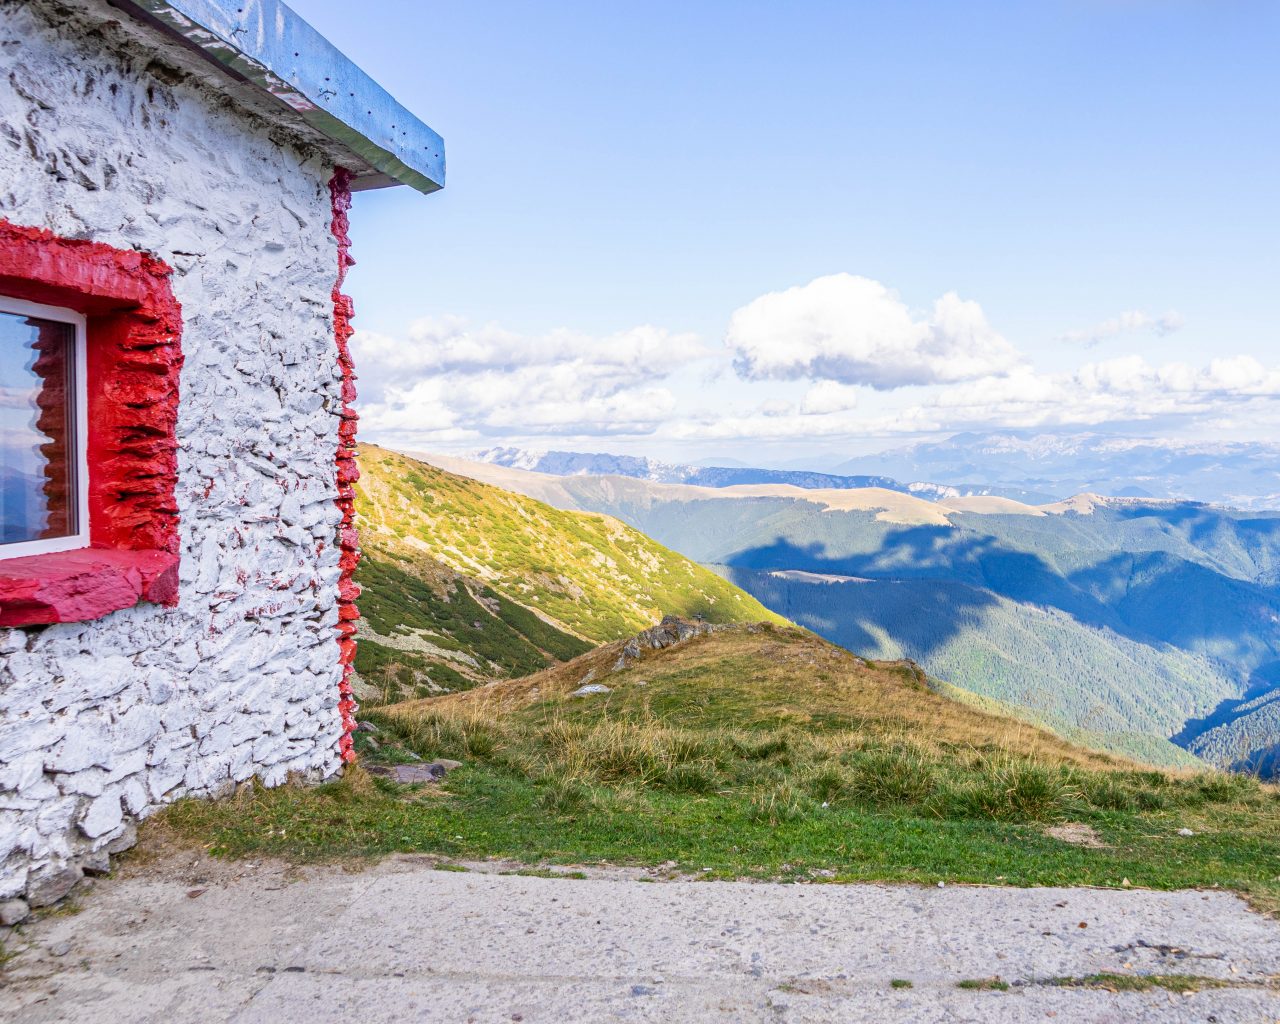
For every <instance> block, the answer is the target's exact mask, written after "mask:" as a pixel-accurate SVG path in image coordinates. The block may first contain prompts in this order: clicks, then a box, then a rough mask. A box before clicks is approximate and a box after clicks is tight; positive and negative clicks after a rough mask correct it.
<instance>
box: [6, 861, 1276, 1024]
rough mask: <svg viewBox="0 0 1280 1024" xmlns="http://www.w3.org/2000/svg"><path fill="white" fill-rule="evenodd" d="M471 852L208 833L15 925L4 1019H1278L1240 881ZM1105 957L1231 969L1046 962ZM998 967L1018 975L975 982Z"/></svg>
mask: <svg viewBox="0 0 1280 1024" xmlns="http://www.w3.org/2000/svg"><path fill="white" fill-rule="evenodd" d="M469 867H470V870H467V871H459V870H441V869H440V868H439V867H438V866H437V865H435V864H434V863H433V862H431V861H429V860H427V859H426V858H413V857H401V858H392V859H389V860H386V861H383V862H382V863H380V864H377V865H375V866H372V867H367V868H366V869H364V870H361V871H347V870H343V869H342V868H339V867H323V868H307V869H301V870H296V869H289V868H287V867H285V866H283V865H279V864H273V863H260V864H253V863H243V862H242V863H238V864H225V863H221V862H215V861H211V860H208V859H207V858H203V857H196V856H194V855H193V854H190V853H186V854H174V855H170V856H168V857H167V858H166V859H163V860H161V861H159V862H153V863H150V864H145V865H142V866H138V867H134V868H127V869H126V870H125V871H124V872H122V873H121V874H120V876H118V877H115V878H111V879H107V880H103V881H100V882H99V883H98V884H97V885H96V886H95V887H94V888H93V890H92V891H90V892H89V893H87V894H85V895H84V896H82V897H80V898H79V900H78V904H79V909H78V910H76V911H75V912H61V913H58V914H54V915H49V916H46V917H45V918H43V919H42V920H40V921H37V922H35V923H33V924H28V925H25V926H23V928H22V929H21V930H20V931H14V932H12V933H10V934H9V935H8V936H6V939H5V941H6V946H7V949H8V951H9V953H10V954H12V955H13V956H12V959H11V960H10V962H9V963H8V965H7V966H6V968H5V969H4V971H3V974H0V977H2V978H3V987H0V1019H3V1020H5V1021H6V1022H12V1024H35V1022H52V1021H75V1022H96V1021H104V1022H107V1021H109V1022H111V1024H126V1022H139V1024H142V1022H148V1024H152V1022H154V1024H183V1022H188V1021H189V1022H201V1024H206V1022H215V1021H235V1022H237V1024H250V1022H263V1024H280V1022H292V1021H306V1022H309V1024H310V1022H314V1024H324V1022H330V1021H332V1022H335V1024H336V1022H339V1021H341V1022H343V1024H349V1022H350V1021H353V1020H354V1021H360V1022H361V1024H373V1022H381V1021H386V1022H392V1021H395V1022H402V1021H424V1022H436V1021H439V1022H477V1024H481V1022H483V1024H488V1022H495V1024H496V1022H511V1021H517V1022H525V1024H564V1022H570V1021H653V1022H664V1024H666V1022H674V1021H732V1022H735V1024H738V1022H755V1021H762V1022H763V1021H769V1022H819V1021H840V1022H848V1021H875V1022H911V1024H928V1022H934V1021H936V1022H944V1021H945V1022H949V1024H950V1022H961V1021H975V1022H976V1021H981V1022H1021V1021H1044V1020H1046V1019H1053V1018H1055V1017H1056V1018H1057V1019H1058V1020H1060V1021H1064V1022H1065V1021H1070V1022H1073V1024H1075V1022H1115V1024H1134V1022H1146V1021H1188V1022H1190V1021H1197V1022H1213V1024H1234V1022H1238V1024H1259V1022H1277V1021H1280V990H1278V989H1277V988H1276V987H1275V982H1276V976H1277V975H1280V922H1276V921H1272V920H1268V919H1266V918H1263V917H1261V916H1259V915H1257V914H1255V913H1253V912H1251V911H1250V910H1249V909H1248V908H1247V907H1246V906H1245V904H1244V903H1243V902H1242V901H1241V900H1239V899H1238V898H1236V897H1235V896H1233V895H1230V894H1228V893H1225V892H1177V893H1156V892H1143V891H1125V892H1118V891H1112V890H1097V889H1004V888H982V887H968V886H959V887H956V886H948V887H946V888H919V887H912V886H891V885H781V884H764V883H737V882H697V881H689V880H667V879H664V878H662V877H660V876H661V873H660V872H658V873H651V872H645V871H638V870H636V871H616V870H603V869H601V870H594V871H591V870H589V871H586V874H587V876H588V877H585V878H573V877H554V878H547V877H537V876H531V875H526V874H514V873H511V872H514V871H515V870H517V868H516V866H515V865H508V864H478V865H470V866H469ZM1104 972H1105V973H1114V974H1119V975H1133V974H1162V975H1188V976H1196V977H1199V978H1207V979H1217V980H1219V981H1222V982H1225V983H1226V985H1227V987H1221V988H1204V989H1203V990H1201V991H1199V992H1196V993H1193V994H1183V993H1182V992H1181V991H1179V990H1178V989H1180V988H1182V987H1185V985H1183V984H1179V985H1175V986H1174V988H1175V991H1168V990H1166V989H1160V988H1157V989H1153V990H1150V991H1146V992H1112V991H1104V990H1099V989H1091V988H1076V987H1061V986H1058V985H1052V984H1048V982H1049V980H1050V979H1054V978H1064V977H1069V978H1083V977H1086V976H1088V975H1094V974H1099V973H1104ZM895 979H896V980H898V982H899V985H898V987H894V986H893V984H892V982H893V981H894V980H895ZM993 979H998V980H999V981H1000V982H1003V983H1007V984H1008V985H1009V988H1008V990H1007V991H996V990H991V989H985V990H984V989H970V988H960V987H958V985H959V983H961V982H984V981H987V982H989V981H991V980H993ZM905 982H909V983H910V987H907V986H906V985H905V984H903V983H905Z"/></svg>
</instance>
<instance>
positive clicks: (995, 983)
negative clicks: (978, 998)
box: [956, 978, 1009, 992]
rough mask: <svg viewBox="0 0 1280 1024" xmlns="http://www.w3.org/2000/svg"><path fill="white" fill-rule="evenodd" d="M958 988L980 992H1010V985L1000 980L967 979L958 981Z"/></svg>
mask: <svg viewBox="0 0 1280 1024" xmlns="http://www.w3.org/2000/svg"><path fill="white" fill-rule="evenodd" d="M956 988H963V989H972V990H976V991H979V992H1008V991H1009V983H1008V982H1007V981H1001V980H1000V979H999V978H966V979H965V980H964V981H957V982H956Z"/></svg>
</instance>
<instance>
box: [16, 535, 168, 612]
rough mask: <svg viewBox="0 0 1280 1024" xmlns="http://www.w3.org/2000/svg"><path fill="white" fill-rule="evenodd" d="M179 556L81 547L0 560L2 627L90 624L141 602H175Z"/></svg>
mask: <svg viewBox="0 0 1280 1024" xmlns="http://www.w3.org/2000/svg"><path fill="white" fill-rule="evenodd" d="M177 600H178V556H177V555H171V554H169V553H168V552H166V551H119V550H114V549H110V548H81V549H80V550H79V551H59V552H55V553H51V554H44V555H26V556H23V557H21V558H5V559H0V626H43V625H48V624H49V623H53V622H87V621H89V620H90V619H100V618H102V617H103V616H104V615H109V614H110V613H111V612H114V611H119V610H120V609H121V608H132V607H133V606H134V605H136V604H139V603H141V602H143V601H151V602H154V603H156V604H167V605H172V604H176V603H177Z"/></svg>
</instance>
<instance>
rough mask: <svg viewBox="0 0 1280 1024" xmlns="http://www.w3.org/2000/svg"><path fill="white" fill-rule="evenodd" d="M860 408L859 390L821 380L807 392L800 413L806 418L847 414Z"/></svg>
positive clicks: (832, 381)
mask: <svg viewBox="0 0 1280 1024" xmlns="http://www.w3.org/2000/svg"><path fill="white" fill-rule="evenodd" d="M857 406H858V389H857V388H855V387H850V386H849V385H848V384H840V383H838V382H837V381H834V380H820V381H818V383H817V384H815V385H814V386H813V387H811V388H810V389H809V390H808V391H806V392H805V396H804V398H803V399H801V401H800V411H801V412H802V413H804V414H805V415H806V416H822V415H825V414H827V413H833V412H847V411H848V410H850V409H856V408H857Z"/></svg>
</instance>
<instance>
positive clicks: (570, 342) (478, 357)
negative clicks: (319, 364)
mask: <svg viewBox="0 0 1280 1024" xmlns="http://www.w3.org/2000/svg"><path fill="white" fill-rule="evenodd" d="M352 345H353V349H354V352H355V356H356V363H357V366H358V367H359V372H360V377H361V388H362V391H363V392H364V402H363V405H362V429H363V430H365V431H367V432H368V433H369V435H370V436H372V435H378V436H383V437H395V438H398V439H401V440H402V441H410V442H413V443H421V444H425V443H429V442H432V441H458V440H465V439H470V438H480V437H486V436H508V435H512V434H518V435H522V436H523V435H534V434H563V433H573V434H585V435H606V434H619V433H628V434H629V433H640V434H644V433H651V432H652V431H653V430H654V429H656V427H657V426H658V424H659V423H661V422H662V421H663V420H664V419H665V418H666V417H668V416H669V415H670V413H671V412H672V410H673V408H674V405H675V399H674V397H673V396H672V394H671V392H670V390H669V389H668V388H666V387H664V386H662V384H663V382H664V381H665V380H666V378H667V377H669V376H670V375H671V374H672V373H673V372H675V371H676V370H678V369H680V368H682V367H684V366H686V365H688V364H689V363H690V362H692V361H694V360H696V359H699V358H702V357H704V356H705V355H706V351H705V349H704V348H703V347H702V346H701V345H700V343H699V342H698V339H697V338H696V337H695V336H693V335H689V334H673V333H672V332H670V331H666V330H663V329H661V328H657V327H648V326H644V327H636V328H633V329H631V330H628V331H620V332H618V333H616V334H612V335H608V336H606V337H593V336H591V335H587V334H582V333H580V332H573V331H567V330H555V331H551V332H548V333H547V334H543V335H535V336H524V335H519V334H515V333H513V332H511V331H507V330H504V329H503V328H501V327H499V326H497V325H495V324H488V325H484V326H480V327H476V326H472V325H470V324H468V323H467V322H466V321H464V320H461V319H459V318H445V319H439V320H419V321H417V322H416V323H414V324H413V325H412V326H411V327H410V329H409V332H408V338H407V339H398V338H392V337H389V336H386V335H380V334H374V333H371V332H368V331H359V332H357V333H356V336H355V338H354V339H353V342H352Z"/></svg>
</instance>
